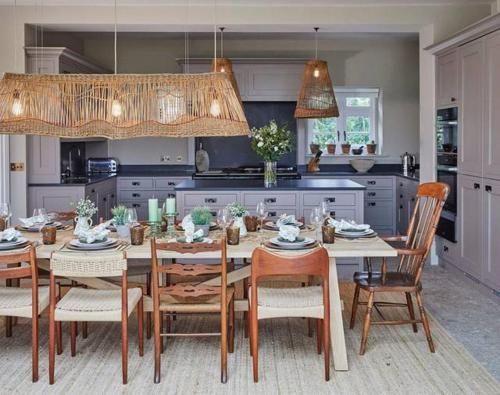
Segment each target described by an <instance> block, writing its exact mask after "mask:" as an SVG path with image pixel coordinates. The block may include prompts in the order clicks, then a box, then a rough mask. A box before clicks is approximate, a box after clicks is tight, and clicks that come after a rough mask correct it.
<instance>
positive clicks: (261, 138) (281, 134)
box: [251, 120, 293, 187]
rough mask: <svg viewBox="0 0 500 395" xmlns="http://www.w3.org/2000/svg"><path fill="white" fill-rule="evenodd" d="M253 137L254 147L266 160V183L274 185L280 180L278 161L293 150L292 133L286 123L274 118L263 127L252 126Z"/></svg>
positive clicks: (266, 184) (269, 185) (268, 185)
mask: <svg viewBox="0 0 500 395" xmlns="http://www.w3.org/2000/svg"><path fill="white" fill-rule="evenodd" d="M251 138H252V143H251V145H252V149H253V150H254V151H255V153H256V154H257V155H259V156H260V157H261V158H262V159H263V160H264V185H265V186H266V187H272V186H274V185H276V183H277V181H278V173H277V165H276V163H277V162H278V160H280V159H281V157H282V156H283V155H284V154H286V153H287V152H290V151H291V150H292V147H293V137H292V133H291V132H290V130H288V126H287V125H286V124H280V125H279V124H278V123H277V122H276V121H275V120H272V121H270V122H269V123H268V124H267V125H264V126H262V127H261V128H258V129H257V128H252V131H251Z"/></svg>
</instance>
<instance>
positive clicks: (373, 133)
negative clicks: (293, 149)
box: [305, 87, 382, 154]
mask: <svg viewBox="0 0 500 395" xmlns="http://www.w3.org/2000/svg"><path fill="white" fill-rule="evenodd" d="M335 96H336V99H337V105H338V108H339V117H338V118H337V128H336V131H339V132H340V141H338V139H336V144H337V145H338V147H337V150H336V153H337V154H338V153H340V152H341V148H340V144H342V143H343V142H344V138H343V132H344V130H345V131H347V123H346V121H347V118H348V117H349V116H366V117H368V118H369V122H370V125H371V127H370V137H369V141H370V142H371V141H372V140H373V141H375V143H376V144H377V151H376V154H380V152H381V145H382V123H381V119H382V92H381V90H380V89H378V88H349V87H340V88H339V87H337V88H335ZM348 97H369V98H370V99H371V103H370V106H368V107H350V106H347V103H346V101H347V98H348ZM313 122H314V119H308V120H307V122H306V125H305V131H306V139H305V140H306V143H307V147H306V152H309V149H308V147H309V145H310V144H311V143H312V140H313ZM372 125H373V126H372ZM336 131H335V132H336ZM335 135H336V136H337V133H335ZM359 145H360V144H351V148H357V147H358V146H359ZM365 153H366V151H365ZM325 154H326V153H325Z"/></svg>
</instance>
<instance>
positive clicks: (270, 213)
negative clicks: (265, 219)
mask: <svg viewBox="0 0 500 395" xmlns="http://www.w3.org/2000/svg"><path fill="white" fill-rule="evenodd" d="M268 215H269V216H270V217H276V211H269V213H268Z"/></svg>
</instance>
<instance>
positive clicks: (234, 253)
mask: <svg viewBox="0 0 500 395" xmlns="http://www.w3.org/2000/svg"><path fill="white" fill-rule="evenodd" d="M112 235H113V234H112ZM220 235H221V233H220V231H215V232H211V234H210V237H212V238H217V237H218V236H219V237H220ZM275 235H276V232H272V231H262V232H261V233H248V235H247V236H246V237H243V238H241V240H240V243H239V244H238V245H230V246H228V249H227V255H228V258H229V259H235V260H238V259H241V260H243V259H246V260H248V261H249V260H250V259H251V257H252V253H253V251H254V249H255V248H257V247H259V246H260V245H261V244H262V241H263V240H266V239H269V238H271V237H273V236H275ZM301 235H302V236H305V237H312V238H316V233H315V232H314V231H312V230H307V231H303V232H301ZM23 236H24V237H26V238H28V239H29V240H32V241H40V234H38V233H29V232H23ZM112 237H113V236H112ZM73 238H74V236H73V233H72V230H65V231H58V232H57V240H56V243H55V244H53V245H43V244H40V245H38V247H37V249H36V254H37V259H38V260H39V262H38V266H39V267H40V268H41V269H43V270H47V271H48V270H49V269H50V262H49V260H50V257H51V254H52V252H54V251H58V250H64V249H65V246H66V243H67V242H69V241H70V240H72V239H73ZM323 246H324V247H325V248H326V250H327V251H328V255H329V257H330V278H329V280H330V317H331V318H330V319H331V325H330V328H331V329H330V330H331V344H332V355H333V366H334V369H335V370H338V371H345V370H348V369H349V365H348V361H347V352H346V344H345V337H344V324H343V319H342V301H341V298H340V290H339V280H338V274H337V264H336V260H337V259H338V258H353V257H356V258H360V257H395V256H397V252H396V250H395V249H394V248H392V247H391V246H390V245H389V244H387V243H386V242H384V241H383V240H382V239H380V238H379V237H374V238H366V239H356V240H347V239H342V238H336V239H335V243H333V244H324V245H323ZM123 251H124V252H125V253H126V256H127V259H131V260H133V259H141V260H144V259H146V260H149V259H151V246H150V242H149V240H147V239H146V240H145V242H144V243H143V244H142V245H138V246H133V245H130V246H128V247H127V248H126V249H124V250H123ZM275 252H276V253H280V254H281V253H283V254H303V253H304V252H305V251H304V250H300V251H275ZM68 253H71V252H70V251H68ZM77 253H82V252H77ZM98 253H102V251H96V252H94V251H92V252H85V254H98ZM158 257H159V258H161V259H183V258H184V259H185V258H189V259H190V260H192V259H191V257H190V256H189V254H181V253H179V252H174V251H159V253H158ZM193 257H194V255H193ZM195 258H197V259H211V258H217V256H216V255H215V253H214V252H204V253H198V254H196V256H195ZM219 259H220V257H219ZM250 274H251V264H249V265H245V266H242V267H237V268H236V269H235V270H233V271H231V272H229V273H228V284H234V283H236V282H238V281H241V280H243V279H245V278H249V277H250ZM71 280H74V281H77V282H79V283H81V284H85V285H87V286H88V287H91V288H96V289H112V288H117V287H119V285H117V284H115V283H113V282H110V281H108V280H105V279H100V278H86V277H85V278H83V277H79V278H71ZM206 283H207V284H212V285H216V284H220V278H214V279H211V280H209V281H207V282H206ZM144 310H145V311H152V310H153V303H152V299H151V298H150V297H147V296H145V297H144ZM235 310H237V311H246V310H248V300H238V301H237V302H236V303H235Z"/></svg>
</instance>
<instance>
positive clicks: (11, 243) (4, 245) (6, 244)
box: [0, 237, 28, 250]
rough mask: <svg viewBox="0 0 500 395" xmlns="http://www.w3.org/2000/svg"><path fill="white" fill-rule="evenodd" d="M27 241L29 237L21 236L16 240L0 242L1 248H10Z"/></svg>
mask: <svg viewBox="0 0 500 395" xmlns="http://www.w3.org/2000/svg"><path fill="white" fill-rule="evenodd" d="M27 242H28V239H27V238H25V237H19V238H18V239H17V240H16V241H9V242H2V243H0V250H10V249H12V248H14V247H17V246H20V245H22V244H26V243H27Z"/></svg>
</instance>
